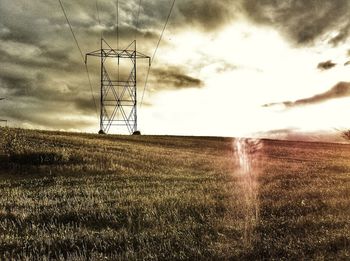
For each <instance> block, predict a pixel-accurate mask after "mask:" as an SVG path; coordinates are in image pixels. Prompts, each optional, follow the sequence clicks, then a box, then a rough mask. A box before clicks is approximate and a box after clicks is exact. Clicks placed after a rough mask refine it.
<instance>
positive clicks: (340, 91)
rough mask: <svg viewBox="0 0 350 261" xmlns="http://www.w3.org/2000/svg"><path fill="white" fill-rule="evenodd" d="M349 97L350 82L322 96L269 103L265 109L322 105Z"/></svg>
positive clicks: (341, 83) (337, 86)
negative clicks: (280, 106) (282, 106)
mask: <svg viewBox="0 0 350 261" xmlns="http://www.w3.org/2000/svg"><path fill="white" fill-rule="evenodd" d="M349 96H350V82H339V83H338V84H336V85H335V86H334V87H332V88H331V89H330V90H329V91H326V92H324V93H321V94H317V95H315V96H312V97H310V98H305V99H300V100H296V101H285V102H281V103H269V104H265V105H263V107H272V106H276V105H284V106H286V107H288V108H291V107H298V106H303V105H311V104H317V103H322V102H325V101H328V100H331V99H337V98H344V97H349Z"/></svg>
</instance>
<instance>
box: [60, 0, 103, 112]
mask: <svg viewBox="0 0 350 261" xmlns="http://www.w3.org/2000/svg"><path fill="white" fill-rule="evenodd" d="M58 2H59V3H60V6H61V9H62V12H63V14H64V17H65V18H66V21H67V24H68V26H69V29H70V31H71V33H72V36H73V38H74V41H75V44H76V46H77V48H78V50H79V52H80V55H81V59H82V62H83V64H84V65H85V71H86V75H87V77H88V81H89V85H90V92H91V96H92V100H93V101H94V105H95V110H96V116H97V117H98V109H97V104H96V101H95V96H94V92H93V88H92V83H91V78H90V73H89V69H88V67H87V64H86V63H85V58H84V55H83V52H82V50H81V48H80V46H79V43H78V40H77V38H76V36H75V34H74V31H73V28H72V25H71V23H70V22H69V19H68V16H67V13H66V11H65V9H64V6H63V4H62V2H61V0H58ZM96 3H97V2H96Z"/></svg>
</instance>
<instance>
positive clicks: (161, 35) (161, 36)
mask: <svg viewBox="0 0 350 261" xmlns="http://www.w3.org/2000/svg"><path fill="white" fill-rule="evenodd" d="M175 2H176V0H173V3H172V5H171V7H170V10H169V14H168V16H167V18H166V21H165V24H164V27H163V30H162V32H161V34H160V37H159V40H158V43H157V46H156V49H155V50H154V53H153V55H152V59H151V63H150V66H149V67H148V71H147V74H146V80H145V85H144V87H143V92H142V97H141V103H140V108H141V107H142V104H143V98H144V95H145V91H146V88H147V81H148V76H149V73H150V71H151V66H152V64H153V61H154V58H155V56H156V54H157V50H158V48H159V44H160V42H161V41H162V38H163V34H164V31H165V29H166V27H167V25H168V22H169V19H170V16H171V13H172V11H173V9H174V5H175Z"/></svg>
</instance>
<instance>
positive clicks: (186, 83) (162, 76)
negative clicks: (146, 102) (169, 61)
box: [152, 67, 204, 90]
mask: <svg viewBox="0 0 350 261" xmlns="http://www.w3.org/2000/svg"><path fill="white" fill-rule="evenodd" d="M152 76H153V77H154V80H153V81H154V86H155V88H157V89H158V90H161V89H174V88H175V89H182V88H193V87H196V88H199V87H202V86H203V84H204V83H203V82H202V81H201V80H200V79H197V78H194V77H191V76H189V75H186V74H185V73H184V72H183V71H182V70H181V68H178V67H168V68H165V69H163V68H156V69H153V70H152Z"/></svg>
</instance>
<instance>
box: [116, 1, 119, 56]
mask: <svg viewBox="0 0 350 261" xmlns="http://www.w3.org/2000/svg"><path fill="white" fill-rule="evenodd" d="M116 7H117V50H118V49H119V0H117V6H116Z"/></svg>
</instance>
